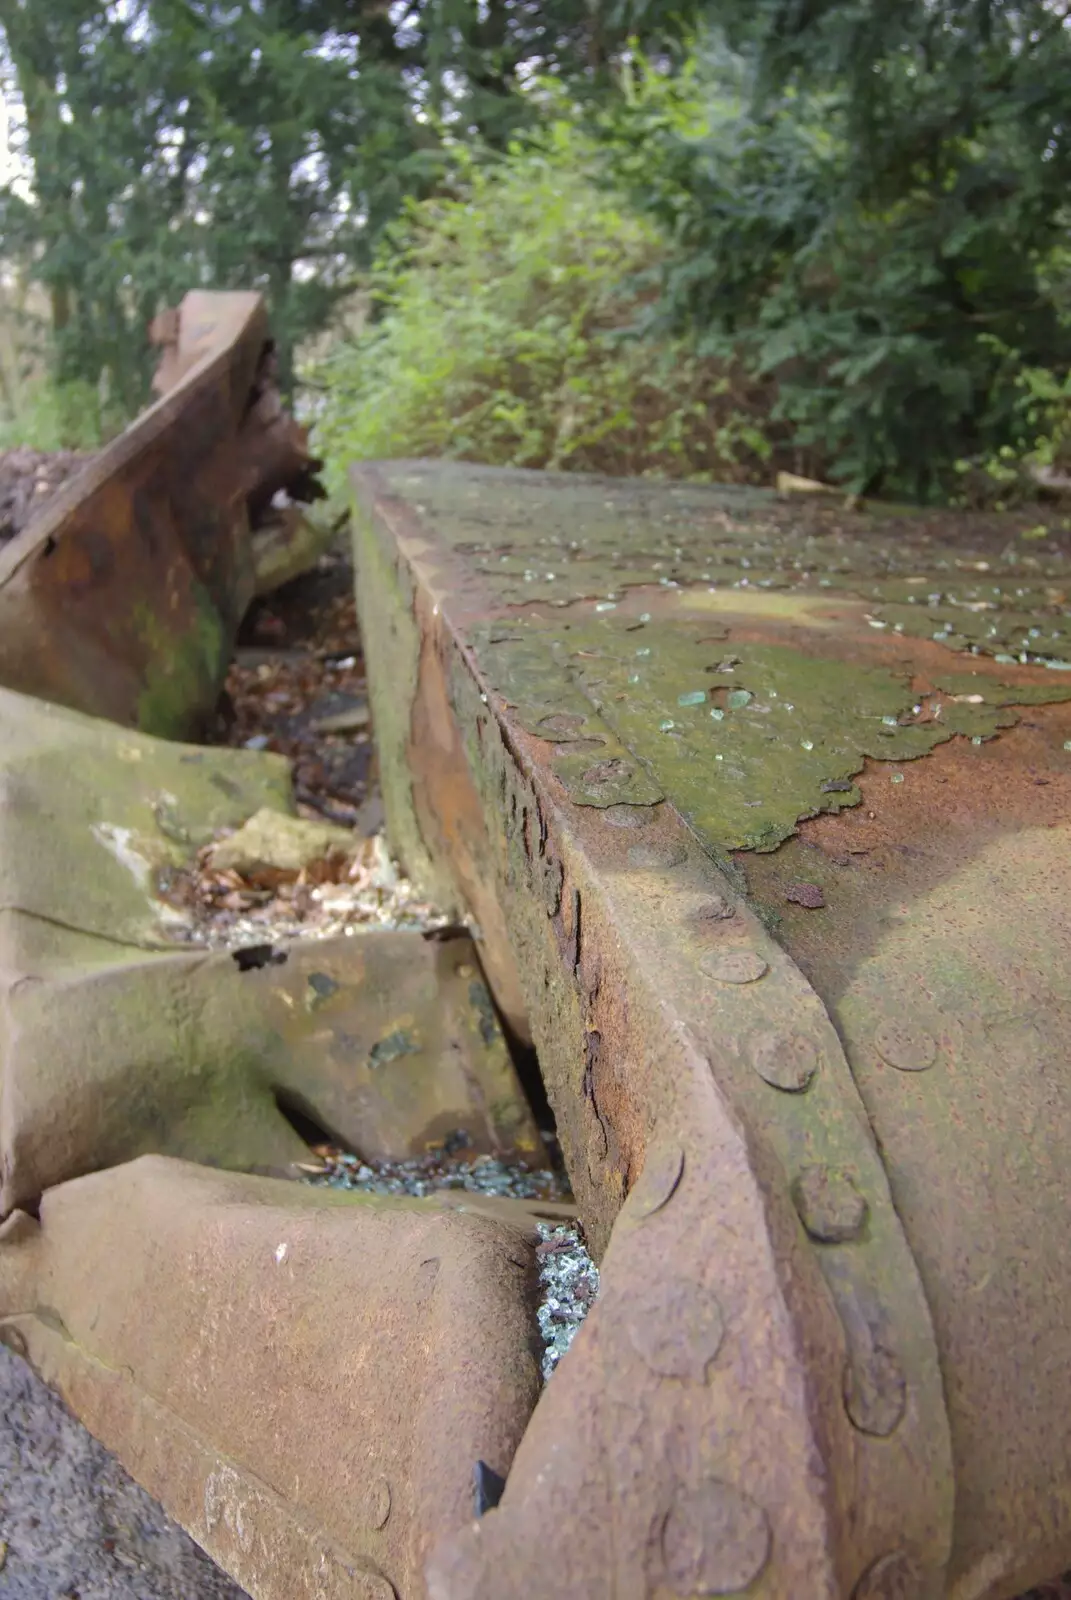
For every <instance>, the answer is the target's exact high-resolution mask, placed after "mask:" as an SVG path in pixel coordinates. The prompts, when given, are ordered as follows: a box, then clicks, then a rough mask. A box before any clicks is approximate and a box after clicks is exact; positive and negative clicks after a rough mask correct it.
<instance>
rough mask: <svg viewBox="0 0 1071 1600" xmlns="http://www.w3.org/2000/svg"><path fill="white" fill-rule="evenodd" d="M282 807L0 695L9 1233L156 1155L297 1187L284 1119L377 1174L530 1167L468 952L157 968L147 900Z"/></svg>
mask: <svg viewBox="0 0 1071 1600" xmlns="http://www.w3.org/2000/svg"><path fill="white" fill-rule="evenodd" d="M287 787H288V785H287V772H286V767H285V763H283V762H282V761H281V760H280V758H279V757H277V756H273V755H268V754H263V753H260V752H253V751H248V750H239V751H235V750H227V749H217V750H211V749H205V750H201V749H199V748H197V747H195V746H190V745H180V744H176V743H174V742H172V741H163V740H157V739H153V738H151V737H149V736H147V735H144V734H137V733H131V732H129V731H127V730H125V729H122V728H118V727H115V726H113V725H112V724H109V723H105V722H100V721H96V720H94V719H91V718H87V717H84V716H81V715H79V714H78V713H75V712H71V711H68V710H65V709H63V708H61V707H57V706H51V705H47V704H44V703H42V702H41V701H39V700H34V699H31V698H29V697H27V696H22V695H16V694H13V693H12V692H11V691H10V690H0V1214H2V1213H4V1212H6V1211H8V1210H10V1209H11V1208H12V1207H14V1206H23V1207H25V1206H28V1205H35V1204H36V1203H37V1201H38V1199H39V1198H40V1196H41V1194H42V1192H43V1191H44V1190H46V1189H48V1188H50V1187H52V1186H53V1185H55V1184H57V1183H62V1182H64V1181H66V1180H67V1179H69V1178H74V1177H77V1176H79V1175H80V1174H82V1173H85V1172H90V1171H94V1170H97V1169H99V1168H101V1167H104V1166H112V1165H117V1164H119V1163H121V1162H124V1161H129V1160H130V1159H132V1158H133V1157H134V1156H137V1155H140V1154H142V1153H143V1152H149V1151H152V1152H160V1153H164V1154H169V1155H175V1156H183V1157H186V1158H187V1159H195V1160H199V1161H203V1162H205V1163H207V1164H209V1165H213V1166H216V1165H218V1166H226V1167H232V1168H238V1169H246V1170H254V1171H269V1172H270V1171H276V1172H279V1171H286V1170H288V1169H290V1168H291V1166H292V1163H294V1162H300V1161H302V1160H307V1159H308V1148H307V1146H306V1144H305V1142H304V1141H303V1140H302V1139H301V1138H299V1136H298V1134H297V1133H296V1132H295V1131H294V1129H293V1128H292V1127H291V1125H290V1123H289V1122H288V1121H287V1118H286V1116H285V1115H284V1112H285V1111H290V1112H294V1111H299V1112H301V1113H302V1114H303V1115H304V1116H306V1117H307V1118H310V1119H311V1120H312V1121H313V1122H314V1123H315V1124H317V1125H318V1126H319V1127H320V1128H322V1129H324V1130H325V1131H326V1133H327V1134H328V1135H329V1136H331V1137H332V1138H334V1139H336V1140H339V1141H341V1142H342V1143H343V1144H344V1145H345V1146H346V1147H347V1148H349V1149H352V1150H354V1151H356V1152H358V1153H359V1154H360V1155H362V1156H364V1157H365V1158H366V1159H387V1160H403V1159H405V1158H407V1157H410V1156H416V1155H423V1154H425V1152H426V1151H427V1150H428V1149H429V1148H432V1147H434V1146H436V1145H441V1144H442V1143H443V1141H444V1140H446V1139H448V1138H449V1139H451V1140H453V1141H455V1142H457V1141H458V1139H459V1138H460V1137H461V1136H462V1135H463V1138H462V1139H461V1142H462V1143H463V1144H464V1146H465V1147H466V1148H469V1149H471V1150H473V1151H475V1152H479V1153H486V1154H492V1155H495V1156H498V1157H505V1158H507V1159H509V1160H516V1161H521V1162H529V1163H530V1164H533V1165H538V1164H539V1160H540V1157H541V1153H542V1151H541V1143H540V1139H539V1133H538V1130H537V1128H536V1126H535V1123H534V1121H533V1119H532V1115H531V1112H530V1110H529V1108H528V1106H527V1103H526V1101H525V1098H524V1094H523V1091H522V1089H521V1086H520V1084H519V1082H518V1080H517V1075H516V1072H515V1071H514V1068H513V1065H512V1063H511V1061H510V1057H509V1053H508V1050H507V1048H506V1043H505V1040H504V1038H503V1036H502V1032H501V1029H500V1027H499V1024H498V1019H497V1017H496V1014H495V1010H494V1006H493V1003H492V1000H491V996H490V993H489V992H488V990H487V987H486V985H485V983H484V981H483V978H482V975H481V973H480V969H479V964H478V957H477V954H476V950H475V948H474V946H473V944H472V941H471V940H470V939H469V938H467V937H457V938H451V939H441V940H426V939H424V938H423V937H422V936H421V934H420V933H419V932H417V931H416V930H410V931H393V932H392V931H387V930H376V931H366V932H364V933H362V934H361V935H359V936H356V937H351V938H346V937H341V938H335V939H326V940H316V941H306V942H304V943H300V944H296V945H294V946H292V947H289V948H288V947H285V946H283V947H280V948H277V949H272V948H270V947H268V948H262V949H253V950H252V951H244V952H237V953H236V954H232V953H231V952H227V951H214V952H209V951H205V950H197V949H192V950H191V949H190V948H189V947H186V948H183V949H178V950H176V948H175V946H174V944H173V943H171V944H170V947H169V948H168V944H169V934H171V935H173V934H174V932H175V924H174V922H169V921H167V920H166V918H167V915H168V908H167V907H166V906H165V905H164V904H163V902H162V901H161V900H160V899H159V897H158V896H157V894H156V893H155V892H154V884H155V883H156V882H157V881H158V880H159V878H160V877H161V876H162V875H164V874H166V873H167V872H168V871H171V870H173V869H174V868H175V867H176V866H180V865H181V863H182V862H183V860H184V859H187V858H188V857H189V855H190V854H191V853H192V852H193V851H194V850H195V849H196V847H197V844H198V843H199V842H204V841H205V840H206V839H211V837H212V835H213V833H214V831H215V830H216V829H217V828H219V827H220V826H222V825H226V824H228V823H230V824H233V823H234V822H240V821H243V820H244V819H245V817H246V816H248V815H249V813H250V812H255V811H258V810H259V808H260V807H261V806H262V805H263V804H264V803H265V802H267V803H268V804H269V805H271V806H272V807H273V809H272V810H271V811H269V812H266V813H262V814H266V815H269V816H270V815H275V816H278V817H279V818H280V820H281V821H285V820H286V817H285V813H284V812H283V808H284V807H285V805H286V804H287V802H288V799H289V796H288V794H287ZM170 915H171V917H173V918H174V917H177V915H178V914H177V913H175V912H171V913H170ZM179 927H180V928H181V923H180V924H179Z"/></svg>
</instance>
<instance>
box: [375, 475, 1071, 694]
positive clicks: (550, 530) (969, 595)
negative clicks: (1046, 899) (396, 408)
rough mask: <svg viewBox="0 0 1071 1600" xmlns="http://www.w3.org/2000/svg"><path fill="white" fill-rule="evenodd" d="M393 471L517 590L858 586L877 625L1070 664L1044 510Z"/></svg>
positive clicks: (494, 583) (1065, 578)
mask: <svg viewBox="0 0 1071 1600" xmlns="http://www.w3.org/2000/svg"><path fill="white" fill-rule="evenodd" d="M382 470H383V471H384V474H385V476H386V477H387V479H388V482H389V483H390V486H391V488H392V489H393V490H394V491H395V492H397V493H399V494H401V495H402V496H403V497H405V498H406V499H408V500H409V501H411V502H416V503H418V505H419V507H420V510H421V513H422V514H423V515H425V516H426V518H427V520H428V521H429V523H431V524H433V525H434V528H435V531H436V535H437V537H438V538H440V539H442V540H443V541H444V542H445V543H447V544H449V545H452V546H453V547H454V549H455V550H457V551H458V552H459V553H460V554H462V555H464V557H465V560H466V564H467V565H468V566H469V567H470V568H472V569H473V570H475V571H476V572H478V573H479V574H480V575H481V577H482V580H483V581H484V583H485V584H486V585H487V586H488V588H489V590H490V592H491V593H492V594H493V595H494V596H495V597H496V598H497V599H498V600H499V601H502V602H505V603H506V604H510V605H516V604H527V603H531V602H549V603H551V604H554V605H567V604H569V603H570V602H572V601H575V600H577V599H580V598H590V599H592V600H595V601H596V602H597V603H599V604H600V605H602V606H605V607H609V608H612V607H614V606H615V605H616V604H617V603H618V601H619V600H620V598H621V596H622V593H623V592H624V591H625V590H626V589H629V588H633V587H636V586H639V585H644V586H655V587H659V588H668V589H678V588H685V587H691V588H693V589H700V588H714V589H716V590H718V591H719V592H723V591H730V592H736V593H738V594H743V595H745V596H746V595H748V594H749V593H751V592H754V591H759V592H765V593H768V594H771V595H772V593H774V592H783V593H784V594H785V595H786V597H787V596H788V595H789V594H795V595H799V596H801V597H803V596H808V595H809V596H812V597H815V598H819V597H822V596H830V597H832V596H834V595H851V596H855V597H857V598H858V599H860V600H863V601H865V602H867V604H868V610H869V620H870V623H871V626H873V627H874V628H876V629H880V630H886V631H888V632H890V633H902V634H904V635H907V636H910V637H915V638H924V639H937V640H939V641H940V642H941V643H943V644H945V645H947V646H948V647H949V648H950V649H952V650H957V651H965V652H973V653H975V654H979V655H990V656H996V657H997V658H998V659H1000V658H1002V657H1003V658H1006V659H1007V660H1008V661H1009V662H1010V661H1015V662H1024V661H1041V662H1045V663H1048V664H1052V665H1054V666H1057V667H1059V666H1069V667H1071V609H1069V606H1068V600H1067V596H1068V593H1069V592H1071V584H1069V579H1071V559H1069V556H1068V553H1067V552H1066V551H1065V550H1063V549H1062V548H1060V545H1059V542H1058V537H1057V536H1056V535H1055V533H1054V537H1053V538H1052V540H1051V541H1046V548H1045V551H1044V553H1043V554H1042V555H1038V554H1036V553H1035V551H1036V546H1034V545H1030V546H1029V547H1026V546H1024V545H1023V544H1022V542H1021V541H1019V540H1018V536H1019V534H1021V533H1022V532H1023V531H1029V530H1028V529H1026V527H1025V524H1026V521H1028V520H1030V519H1025V518H1022V517H1018V518H1017V517H1015V516H1011V515H1008V516H1004V517H1000V518H994V517H989V518H983V517H970V516H966V515H952V514H947V513H946V514H944V515H942V516H939V517H934V516H932V515H928V514H925V513H921V512H920V513H919V514H918V515H916V516H912V517H905V516H903V515H898V514H897V512H896V508H886V507H875V508H873V509H872V510H871V511H870V512H868V513H858V512H851V511H849V510H847V509H846V508H845V507H844V506H843V505H840V504H838V503H837V502H836V501H825V500H823V501H822V503H820V504H800V503H798V499H797V501H795V502H785V501H782V500H780V499H779V498H778V497H777V496H776V495H774V494H772V493H769V492H766V491H761V490H754V489H740V488H736V487H733V486H729V485H711V486H700V485H688V484H659V483H652V482H645V481H640V480H613V481H611V480H602V479H596V478H587V477H581V476H573V475H572V474H570V475H568V476H566V475H564V474H561V475H554V474H549V473H517V472H511V471H502V470H494V469H490V468H474V467H470V466H463V465H461V464H458V463H410V462H406V463H394V464H388V465H387V466H385V467H384V468H383V469H382ZM1033 520H1034V521H1036V516H1035V517H1034V518H1033Z"/></svg>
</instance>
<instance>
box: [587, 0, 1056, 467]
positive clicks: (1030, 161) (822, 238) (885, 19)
mask: <svg viewBox="0 0 1071 1600" xmlns="http://www.w3.org/2000/svg"><path fill="white" fill-rule="evenodd" d="M710 9H711V11H712V12H714V14H715V15H716V16H717V18H718V20H719V23H720V25H721V30H722V31H720V32H718V33H716V34H714V35H713V36H712V37H711V38H710V39H709V40H708V41H707V44H706V46H705V48H704V52H703V58H702V62H701V67H700V70H699V71H698V72H697V73H695V74H694V75H693V76H692V77H691V78H690V79H682V78H679V77H678V78H676V79H674V80H663V81H662V82H661V83H657V82H656V83H652V81H651V80H648V82H647V85H646V88H645V90H644V92H642V93H639V94H638V95H637V96H635V97H634V101H633V104H632V105H631V106H630V107H629V109H628V111H627V113H626V114H625V115H623V116H620V117H617V118H616V119H615V122H614V129H613V137H614V138H615V139H616V140H617V142H618V147H619V150H620V152H621V160H622V162H623V164H624V166H625V167H626V168H627V169H628V170H629V171H630V173H631V174H632V177H633V194H634V196H635V198H636V199H637V201H638V202H639V203H640V204H641V205H642V206H644V207H646V208H649V209H651V210H653V212H654V213H655V214H656V215H657V216H658V217H659V218H660V219H661V220H662V221H663V223H664V224H665V225H666V226H668V227H671V228H672V229H673V232H674V237H675V240H676V250H675V252H674V256H673V259H672V260H671V262H670V264H669V266H668V268H667V271H666V274H665V278H664V283H663V289H664V293H663V300H662V310H663V312H664V313H665V314H666V315H667V316H668V317H669V319H670V320H671V321H672V322H673V323H675V324H676V325H677V326H687V327H691V328H693V329H695V330H697V331H698V334H699V336H700V338H701V339H702V341H703V342H704V345H705V347H706V348H707V349H708V350H709V351H711V352H713V351H715V350H721V351H725V350H727V349H729V348H732V349H733V350H735V351H737V352H739V351H740V350H741V349H743V350H744V351H745V352H746V354H747V356H748V359H749V360H750V361H751V362H752V364H753V365H755V366H756V367H757V368H758V369H759V370H761V371H763V372H766V373H774V374H776V375H777V377H778V381H779V386H780V397H781V398H780V408H779V409H780V414H781V415H782V416H783V417H784V418H786V419H788V420H789V421H790V422H791V423H792V425H793V427H794V428H795V432H796V438H797V440H798V442H799V443H800V444H801V446H803V447H805V448H807V449H809V450H815V449H817V450H819V452H820V453H821V455H822V456H824V458H825V460H826V462H827V463H828V466H829V470H830V471H831V472H833V473H834V475H836V476H838V477H840V478H841V479H843V480H845V481H846V482H848V483H850V484H852V485H853V486H855V487H858V488H866V489H872V490H875V489H883V490H885V491H889V490H895V491H897V492H908V493H911V494H916V495H920V496H923V497H926V496H934V495H940V494H942V493H946V492H947V491H948V489H949V487H950V485H951V484H952V483H953V482H954V480H955V470H956V463H957V461H960V460H961V459H963V458H974V457H984V456H986V455H987V454H989V453H992V452H994V451H997V450H1000V449H1009V448H1016V449H1017V448H1021V447H1023V446H1024V445H1025V444H1026V443H1027V433H1028V422H1027V418H1026V413H1025V411H1024V408H1023V406H1022V405H1021V404H1020V395H1019V392H1018V390H1017V387H1016V379H1017V375H1018V373H1019V371H1020V369H1021V367H1022V366H1023V365H1024V364H1025V365H1027V366H1030V367H1052V368H1055V369H1056V370H1057V371H1058V372H1060V373H1063V374H1066V372H1067V370H1068V364H1069V362H1071V334H1069V330H1068V325H1067V323H1066V321H1065V320H1064V318H1063V317H1062V315H1061V309H1062V308H1061V287H1060V284H1059V280H1058V278H1057V276H1056V275H1055V274H1054V272H1053V263H1054V260H1055V258H1056V253H1057V252H1058V251H1059V249H1060V247H1061V245H1062V243H1063V241H1064V239H1065V237H1066V223H1067V201H1066V196H1067V193H1068V183H1069V179H1071V125H1069V123H1068V121H1067V118H1066V83H1067V81H1068V71H1069V68H1071V33H1069V29H1068V22H1067V17H1066V15H1064V14H1063V13H1062V12H1060V11H1059V10H1057V9H1055V8H1054V7H1052V6H1050V5H1048V4H1044V3H1041V0H1037V3H1028V4H1023V5H1014V6H1013V5H1002V4H1000V3H998V0H926V3H922V0H890V3H889V4H883V5H882V6H880V7H879V6H873V5H870V4H867V3H863V0H758V3H756V4H748V5H747V6H745V5H744V4H743V3H742V0H741V3H738V0H724V3H722V4H719V5H718V7H717V8H714V7H711V8H710Z"/></svg>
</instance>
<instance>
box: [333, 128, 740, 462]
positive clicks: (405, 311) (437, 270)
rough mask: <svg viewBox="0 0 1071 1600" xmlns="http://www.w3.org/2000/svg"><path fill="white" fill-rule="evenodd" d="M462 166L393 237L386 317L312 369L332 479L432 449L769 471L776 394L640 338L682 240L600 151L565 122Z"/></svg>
mask: <svg viewBox="0 0 1071 1600" xmlns="http://www.w3.org/2000/svg"><path fill="white" fill-rule="evenodd" d="M459 163H460V164H459V169H458V171H457V175H456V178H455V182H454V186H453V192H452V193H451V194H450V195H449V196H445V197H444V196H439V197H437V198H433V199H427V200H424V201H421V202H419V203H416V204H413V205H412V206H411V207H410V208H409V211H408V213H407V216H406V218H405V220H404V222H403V223H402V224H401V225H400V226H398V227H396V228H395V230H394V232H393V234H392V235H391V236H390V239H389V244H388V248H387V249H386V250H385V251H384V252H383V253H382V254H381V256H380V260H379V265H378V268H377V271H376V273H375V278H374V284H373V288H374V294H375V301H376V306H377V315H376V317H375V318H374V319H373V320H372V322H371V323H370V324H369V326H368V327H367V328H366V329H365V330H364V331H363V332H361V333H360V334H358V335H357V336H356V337H354V338H351V339H349V340H347V341H345V342H344V343H342V344H341V345H340V346H339V347H338V348H337V350H336V351H335V353H334V355H333V356H331V357H330V358H329V359H328V360H326V361H324V362H323V363H321V364H320V365H319V366H318V367H317V369H316V370H315V371H314V372H313V373H312V374H310V376H311V377H312V379H313V381H314V383H316V385H317V386H318V387H321V388H322V390H323V394H322V398H321V399H320V400H319V402H318V404H317V406H316V408H315V409H316V411H317V412H318V417H317V445H318V448H320V449H321V450H322V451H323V452H324V453H325V454H326V456H327V458H328V461H329V467H330V475H331V477H332V478H333V480H334V483H335V485H337V484H338V482H339V480H340V476H341V473H342V472H343V471H344V468H345V466H346V464H347V463H348V462H350V461H352V460H355V459H362V458H364V459H368V458H375V457H389V456H394V457H397V456H421V455H430V456H452V457H460V458H463V459H466V460H474V461H483V462H488V463H492V464H498V465H514V466H525V467H549V468H556V469H562V468H565V469H576V470H586V471H595V472H606V473H615V474H617V473H620V474H635V475H641V474H658V475H665V476H671V477H692V478H694V477H707V478H712V477H718V478H725V479H737V480H741V479H743V480H753V479H755V478H756V477H760V478H761V477H766V476H768V469H767V467H766V465H765V463H766V462H767V460H768V458H769V456H770V453H771V442H770V440H769V439H768V437H767V432H766V429H765V413H766V411H767V410H768V406H769V394H768V392H767V390H766V388H765V387H764V386H763V385H762V384H761V383H759V384H756V383H755V382H753V381H750V380H747V379H745V378H744V377H743V376H742V375H741V374H740V372H739V371H738V370H737V369H736V368H734V366H733V364H732V362H731V361H729V362H727V361H725V360H718V361H710V360H704V359H701V358H700V357H698V356H697V355H696V353H695V350H694V345H693V341H691V340H690V339H689V338H651V337H648V338H638V337H636V335H635V324H636V322H637V318H638V317H639V315H640V313H641V312H642V308H643V305H644V303H645V301H646V300H648V299H649V298H650V297H651V294H652V289H651V287H650V280H651V276H652V274H653V273H654V272H655V271H656V269H657V268H658V267H659V265H660V263H661V262H662V260H663V258H664V256H665V250H666V246H665V241H664V237H663V235H662V232H661V230H660V229H659V228H658V226H657V225H656V224H655V223H653V222H652V221H650V220H647V219H645V218H642V217H640V216H639V215H637V214H636V213H635V211H633V210H631V209H630V208H629V206H628V205H627V204H626V203H625V202H623V201H622V199H621V197H620V195H619V194H618V193H617V192H616V190H615V188H614V185H613V183H612V182H611V180H610V178H609V177H608V175H607V171H606V167H605V162H604V161H603V160H602V159H601V157H600V155H599V152H598V150H597V147H596V146H595V145H594V144H593V143H592V142H591V141H590V140H589V139H588V138H586V137H585V136H584V135H583V134H582V133H580V132H579V131H578V130H577V128H576V127H575V126H574V125H572V124H571V123H570V122H568V121H566V120H564V119H562V120H559V121H556V122H553V123H552V124H551V125H550V126H549V127H548V128H547V129H545V131H544V132H543V134H542V135H541V136H540V137H539V138H538V139H536V140H534V141H530V142H526V143H523V144H517V145H514V146H513V147H512V148H511V149H510V150H509V151H508V153H507V154H506V155H505V157H503V158H491V157H483V158H479V157H472V156H471V155H469V156H465V155H461V156H459Z"/></svg>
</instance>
